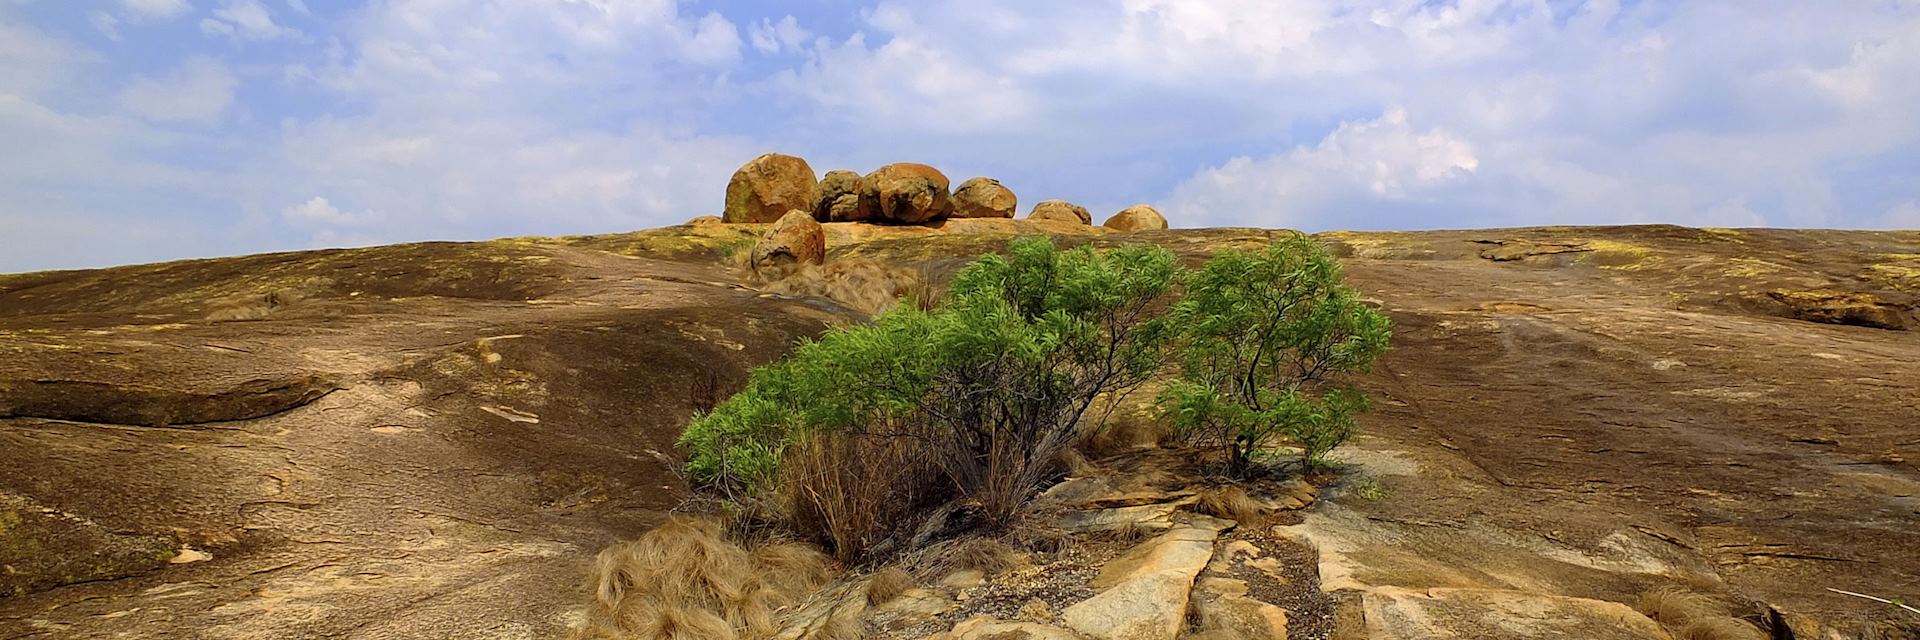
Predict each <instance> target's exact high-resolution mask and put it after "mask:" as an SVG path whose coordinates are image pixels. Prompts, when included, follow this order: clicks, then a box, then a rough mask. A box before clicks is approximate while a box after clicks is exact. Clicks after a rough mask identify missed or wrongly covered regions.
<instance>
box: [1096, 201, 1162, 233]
mask: <svg viewBox="0 0 1920 640" xmlns="http://www.w3.org/2000/svg"><path fill="white" fill-rule="evenodd" d="M1100 226H1102V227H1106V228H1108V229H1112V230H1114V231H1162V230H1165V229H1166V228H1167V217H1166V216H1163V215H1160V210H1159V209H1155V208H1153V207H1152V206H1150V205H1144V204H1136V205H1133V206H1131V207H1127V208H1125V209H1121V210H1120V213H1116V214H1113V217H1111V218H1107V221H1106V222H1102V223H1100Z"/></svg>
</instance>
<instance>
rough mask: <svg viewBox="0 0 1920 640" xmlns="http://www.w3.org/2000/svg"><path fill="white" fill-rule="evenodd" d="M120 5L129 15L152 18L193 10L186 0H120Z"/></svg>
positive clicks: (159, 18)
mask: <svg viewBox="0 0 1920 640" xmlns="http://www.w3.org/2000/svg"><path fill="white" fill-rule="evenodd" d="M120 6H121V8H122V9H124V10H125V11H126V12H127V13H128V14H129V15H130V16H131V17H135V18H142V19H154V20H167V19H171V18H175V17H178V16H179V15H180V14H183V13H186V12H188V11H192V10H193V5H191V4H189V3H188V2H187V0H120Z"/></svg>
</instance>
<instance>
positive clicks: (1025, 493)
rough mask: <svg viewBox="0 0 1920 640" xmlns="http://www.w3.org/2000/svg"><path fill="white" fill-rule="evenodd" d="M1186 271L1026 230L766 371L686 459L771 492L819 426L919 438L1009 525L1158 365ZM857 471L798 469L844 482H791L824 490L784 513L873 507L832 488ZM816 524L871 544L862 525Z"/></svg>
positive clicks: (690, 436)
mask: <svg viewBox="0 0 1920 640" xmlns="http://www.w3.org/2000/svg"><path fill="white" fill-rule="evenodd" d="M1175 271H1176V269H1175V265H1174V259H1173V255H1172V254H1171V253H1169V252H1167V251H1166V250H1164V249H1159V248H1154V247H1144V246H1142V247H1125V248H1120V249H1114V250H1111V251H1106V252H1099V251H1095V250H1093V249H1092V248H1090V247H1081V248H1078V249H1074V250H1069V251H1061V250H1059V249H1057V248H1056V247H1055V246H1054V245H1053V243H1052V241H1050V240H1048V239H1045V238H1021V239H1018V240H1015V241H1014V242H1013V243H1012V244H1011V245H1010V246H1009V248H1008V251H1007V255H1006V256H998V255H991V256H986V257H984V258H981V259H980V260H978V261H976V262H975V263H973V264H972V265H970V266H968V267H967V268H966V269H964V270H962V271H961V272H960V273H959V274H958V275H956V276H955V277H954V280H953V282H952V284H951V286H950V287H949V289H948V292H947V295H946V298H945V299H944V301H943V304H942V305H940V306H939V307H938V308H936V309H934V310H932V311H920V310H918V309H915V308H913V307H910V306H900V307H895V308H894V309H893V310H891V311H889V312H887V313H885V314H883V315H881V316H880V317H879V318H877V319H876V320H875V322H874V323H872V324H869V325H862V326H855V327H847V328H842V329H836V330H833V331H830V332H828V333H827V334H826V335H824V336H822V337H821V338H819V339H818V340H815V341H810V342H807V343H804V344H802V345H801V346H800V347H799V348H798V349H796V350H795V352H794V354H793V355H792V356H791V357H790V358H788V359H787V360H785V361H782V362H779V363H776V364H772V365H768V366H766V367H762V368H760V369H757V370H755V371H754V373H753V375H752V376H751V378H750V379H749V380H748V383H747V386H746V389H745V390H744V391H742V392H741V393H739V394H738V395H735V396H734V397H733V398H731V399H728V400H727V401H726V402H724V403H721V404H720V405H719V406H718V407H716V408H715V409H714V411H713V412H712V413H710V414H707V415H705V416H702V417H700V418H698V419H696V420H695V421H694V423H693V424H692V425H691V426H689V427H688V429H687V431H686V433H685V434H683V436H682V437H681V445H682V446H683V447H684V448H685V449H686V450H687V452H688V454H689V459H688V463H687V469H688V471H689V472H690V473H691V475H692V476H693V477H694V479H695V480H698V481H702V482H706V483H710V484H713V485H716V486H721V487H726V488H728V489H730V490H739V489H754V488H757V487H758V488H764V487H765V485H767V484H768V483H769V482H770V481H774V480H775V479H776V478H778V477H781V476H780V470H781V467H782V466H783V464H785V463H786V461H787V458H788V454H789V453H790V452H797V451H802V449H799V448H792V447H793V445H794V443H796V442H801V441H803V440H804V439H805V438H807V437H809V436H810V434H816V433H850V434H858V435H860V436H862V437H863V441H870V440H865V439H867V438H882V439H895V440H899V441H901V442H908V443H912V445H913V446H915V447H917V448H919V451H918V452H917V453H918V454H919V457H918V459H920V460H924V461H929V462H930V463H931V464H933V465H936V466H937V467H938V468H939V469H940V471H941V472H942V474H941V475H943V476H944V477H945V478H946V479H947V480H948V481H950V485H951V488H952V489H953V490H954V491H955V492H956V493H957V494H958V495H959V496H960V497H962V498H965V499H967V500H968V501H969V502H971V503H972V504H973V505H974V506H976V507H977V508H978V511H979V514H980V515H981V516H982V517H983V518H984V519H985V520H986V521H987V522H988V523H989V524H996V525H997V524H1001V523H1004V522H1005V521H1006V520H1007V518H1009V517H1011V516H1012V515H1013V514H1014V511H1015V510H1016V509H1017V508H1018V507H1019V506H1020V505H1021V504H1022V503H1024V502H1025V501H1026V500H1027V499H1029V498H1030V497H1032V494H1033V492H1034V490H1035V489H1036V488H1037V486H1038V485H1039V484H1040V483H1041V482H1042V481H1043V480H1045V475H1046V474H1047V473H1048V471H1049V468H1050V466H1051V465H1053V464H1054V460H1055V459H1056V456H1057V455H1058V454H1059V453H1060V451H1062V450H1064V449H1065V448H1067V447H1068V446H1070V445H1072V444H1073V440H1074V439H1075V438H1076V437H1077V435H1078V433H1079V425H1080V423H1081V421H1082V419H1083V418H1085V417H1087V416H1088V415H1089V412H1090V411H1095V412H1100V413H1097V414H1096V417H1095V419H1096V420H1099V419H1103V418H1104V412H1105V411H1106V410H1109V409H1110V408H1111V403H1112V402H1113V401H1115V400H1117V399H1118V398H1119V397H1122V396H1124V395H1125V393H1126V392H1127V391H1129V390H1131V389H1133V388H1134V387H1137V386H1138V385H1139V384H1140V383H1141V382H1144V381H1145V380H1146V379H1147V378H1148V377H1149V376H1151V375H1152V374H1153V372H1154V371H1155V369H1156V368H1157V365H1158V362H1159V360H1160V357H1161V355H1162V354H1163V348H1164V345H1165V344H1166V342H1167V340H1168V338H1169V337H1170V336H1171V333H1172V332H1171V331H1170V329H1169V325H1168V324H1167V321H1166V319H1165V318H1164V317H1162V311H1163V309H1164V307H1165V304H1164V300H1163V299H1164V297H1165V296H1166V294H1167V293H1168V292H1169V290H1170V289H1171V287H1172V283H1173V280H1174V275H1175ZM842 444H844V443H842ZM805 450H806V451H808V452H809V455H813V456H818V455H823V454H827V453H832V452H829V451H821V450H819V449H818V448H810V449H805ZM843 476H844V474H832V473H812V474H799V475H792V474H789V475H788V476H785V480H786V481H788V482H794V481H801V482H806V481H809V480H807V479H809V478H819V479H822V480H823V481H824V480H831V481H832V483H833V484H834V485H835V486H825V485H822V486H817V487H804V488H795V487H787V488H785V489H783V490H782V491H783V492H785V493H788V494H789V495H802V496H811V497H809V498H807V500H806V501H801V503H793V501H789V502H790V503H791V504H789V505H787V506H785V507H783V508H788V509H793V508H802V507H804V508H806V509H813V510H815V511H818V510H820V509H821V508H822V507H834V508H839V507H842V506H844V505H847V504H851V503H853V502H866V503H871V502H872V500H871V499H870V498H860V499H858V500H853V502H849V500H852V498H851V497H848V496H837V495H834V494H835V493H836V492H844V491H845V489H844V487H850V486H853V485H856V484H859V483H858V482H856V481H855V479H851V478H846V477H843ZM872 481H873V482H874V483H876V486H880V487H888V488H889V490H890V491H891V490H893V489H892V487H895V486H897V485H896V484H895V483H890V482H885V479H882V478H874V479H872ZM836 487H842V488H836ZM899 490H901V491H908V490H911V487H905V486H902V487H900V489H899ZM805 503H810V504H805ZM800 520H801V521H803V522H804V521H810V520H819V518H811V517H810V518H802V519H800ZM843 521H847V520H846V519H843ZM890 524H894V523H889V522H885V521H877V522H875V523H872V524H871V525H870V526H874V527H883V526H888V525H890ZM817 533H820V534H821V535H820V537H821V538H823V539H829V540H833V541H836V542H838V541H846V542H849V543H852V542H853V541H856V540H859V541H864V542H861V544H871V542H872V540H871V536H870V535H868V534H867V533H865V532H859V531H846V530H842V531H839V532H836V533H831V534H829V533H828V532H824V531H823V532H817ZM844 553H845V552H844V551H843V552H842V554H843V555H844Z"/></svg>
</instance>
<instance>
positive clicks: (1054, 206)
mask: <svg viewBox="0 0 1920 640" xmlns="http://www.w3.org/2000/svg"><path fill="white" fill-rule="evenodd" d="M1027 219H1028V220H1054V221H1058V222H1078V223H1080V224H1093V214H1092V213H1091V212H1088V211H1087V208H1086V207H1082V206H1080V205H1077V204H1074V203H1071V202H1067V201H1065V200H1044V201H1041V202H1040V204H1036V205H1033V212H1032V213H1029V214H1027Z"/></svg>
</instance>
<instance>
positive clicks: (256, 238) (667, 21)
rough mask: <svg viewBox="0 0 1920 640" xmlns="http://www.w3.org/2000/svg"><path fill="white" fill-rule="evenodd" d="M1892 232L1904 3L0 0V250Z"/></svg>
mask: <svg viewBox="0 0 1920 640" xmlns="http://www.w3.org/2000/svg"><path fill="white" fill-rule="evenodd" d="M768 151H779V152H783V153H789V154H794V155H799V156H802V157H804V158H806V159H807V160H808V161H809V162H810V163H811V165H812V166H813V167H814V169H815V170H816V171H817V172H819V173H822V174H824V173H825V172H826V171H828V170H830V169H853V170H855V171H859V172H862V173H864V172H867V171H871V170H872V169H874V168H877V167H879V166H881V165H883V164H886V163H889V162H901V161H907V162H923V163H927V164H931V165H934V166H935V167H938V168H940V169H941V170H942V171H944V172H945V173H946V174H947V175H948V176H949V177H951V178H952V179H953V181H954V182H955V183H958V182H959V181H961V180H964V179H966V178H968V177H972V176H977V175H979V176H991V177H995V178H998V179H1000V180H1001V181H1003V182H1004V183H1005V184H1007V185H1008V186H1009V187H1010V188H1012V189H1013V190H1014V191H1015V192H1016V193H1017V194H1018V195H1019V198H1020V200H1021V202H1022V203H1023V204H1022V209H1023V213H1024V209H1027V208H1030V207H1031V205H1032V203H1035V202H1039V201H1040V200H1044V199H1050V198H1062V199H1067V200H1071V201H1074V202H1077V203H1080V204H1083V205H1086V206H1087V207H1089V208H1090V209H1092V210H1093V211H1094V213H1095V216H1096V218H1097V219H1096V221H1098V219H1103V218H1104V217H1105V216H1107V215H1110V214H1112V213H1113V212H1115V211H1118V210H1119V209H1121V208H1123V207H1125V206H1128V205H1131V204H1134V203H1150V204H1153V205H1155V206H1157V207H1159V208H1160V209H1161V210H1162V211H1163V212H1165V213H1166V215H1167V217H1168V218H1169V219H1170V220H1171V222H1172V223H1173V225H1174V226H1176V227H1204V226H1260V227H1284V228H1294V229H1302V230H1308V231H1318V230H1327V229H1432V228H1479V227H1499V226H1521V225H1552V224H1627V223H1651V222H1662V223H1675V224H1685V225H1694V226H1773V227H1830V228H1882V229H1884V228H1905V229H1914V228H1920V0H1725V1H1721V0H1697V1H1695V0H1666V1H1655V0H1639V1H1634V0H1587V1H1578V0H1452V1H1446V0H1376V1H1372V2H1362V1H1358V0H1110V1H1103V0H1057V1H1047V2H1034V1H1032V0H922V1H919V2H894V1H890V0H786V1H776V0H756V1H741V2H711V1H694V0H687V1H682V2H675V1H673V0H0V272H18V271H30V270H40V269H55V268H75V267H93V266H105V265H114V264H129V263H139V262H152V261H160V260H170V259H178V258H188V257H205V256H217V255H234V254H242V253H255V252H262V251H278V250H292V249H304V248H315V247H333V246H359V245H370V244H385V243H393V242H406V241H415V240H436V239H446V240H471V239H485V238H493V237H501V236H519V235H561V234H576V233H601V232H616V231H627V230H633V229H639V228H646V227H655V226H661V225H667V224H677V223H679V222H682V221H685V220H687V219H689V218H692V217H695V216H700V215H708V214H717V213H719V210H720V208H721V205H722V202H723V200H724V193H725V188H726V182H727V179H728V177H729V176H730V175H731V174H732V172H733V170H734V169H735V168H737V167H739V165H740V164H742V163H744V162H746V161H747V160H749V159H751V158H753V157H754V156H757V155H759V154H761V153H764V152H768Z"/></svg>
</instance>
